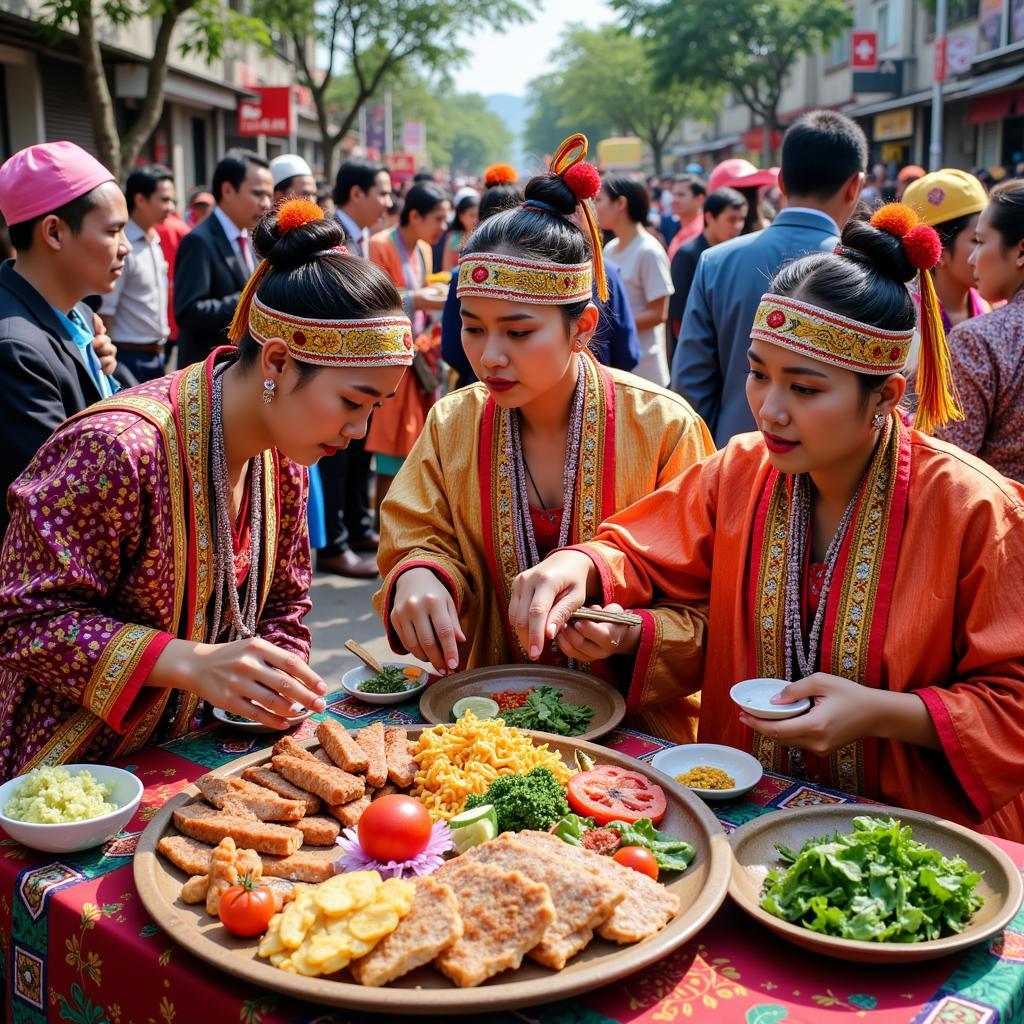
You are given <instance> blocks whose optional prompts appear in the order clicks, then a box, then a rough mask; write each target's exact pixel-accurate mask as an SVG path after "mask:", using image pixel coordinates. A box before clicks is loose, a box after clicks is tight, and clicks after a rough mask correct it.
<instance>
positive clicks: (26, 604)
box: [0, 203, 412, 779]
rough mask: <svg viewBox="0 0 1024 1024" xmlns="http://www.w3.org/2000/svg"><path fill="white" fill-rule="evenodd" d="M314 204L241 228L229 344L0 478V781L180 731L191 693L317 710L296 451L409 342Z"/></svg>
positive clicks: (242, 709) (311, 446) (253, 709)
mask: <svg viewBox="0 0 1024 1024" xmlns="http://www.w3.org/2000/svg"><path fill="white" fill-rule="evenodd" d="M308 207H311V209H309V208H308ZM313 211H316V213H314V212H313ZM318 213H319V208H318V207H316V206H315V204H305V207H304V206H303V204H301V203H299V204H297V205H296V204H291V203H290V204H286V205H285V206H284V207H282V208H281V209H280V210H279V211H278V212H277V213H276V214H270V215H268V217H267V218H265V220H264V221H263V222H262V223H261V224H260V227H259V228H258V229H257V232H256V238H255V241H256V245H257V249H258V251H259V252H260V254H261V255H263V256H264V257H265V258H264V260H263V262H262V263H261V264H260V267H259V268H258V269H257V272H256V273H255V274H254V275H253V278H252V280H251V281H250V284H249V286H248V287H247V289H246V291H245V292H244V293H243V296H242V299H241V301H240V302H239V308H238V312H237V313H236V317H235V321H234V322H233V324H232V329H231V340H233V341H235V342H236V343H237V344H238V349H237V350H235V349H232V348H228V347H225V348H221V349H218V350H216V351H215V352H213V353H212V354H211V356H210V357H209V358H208V359H207V361H206V362H205V363H196V364H194V365H193V366H190V367H187V368H186V369H184V370H181V371H179V372H178V373H175V374H172V375H170V376H168V377H164V378H161V379H159V380H154V381H150V382H148V383H146V384H143V385H141V386H139V387H137V388H133V389H131V390H129V391H126V392H122V393H120V394H118V395H116V396H115V397H114V398H111V399H108V400H107V401H105V402H101V403H99V404H98V405H96V406H93V407H92V408H91V409H89V410H87V411H86V412H84V413H82V414H80V415H79V416H77V417H75V418H74V419H72V420H69V421H68V423H66V424H65V425H64V426H63V427H62V428H61V429H60V430H58V431H57V432H56V433H55V434H54V435H53V436H52V437H51V438H50V439H49V441H47V442H46V444H45V445H44V446H43V447H42V449H41V450H40V451H39V453H38V454H37V455H36V457H35V459H34V460H33V461H32V463H31V464H30V465H29V467H28V468H27V469H26V470H25V472H24V473H23V474H22V475H21V476H20V477H19V478H18V479H17V480H16V481H15V483H14V484H13V486H12V487H11V490H10V494H9V498H8V504H9V508H10V511H11V524H10V527H9V528H8V531H7V534H6V536H5V539H4V546H3V551H2V554H0V779H7V778H10V777H11V776H13V775H15V774H18V773H20V772H23V771H26V770H28V769H30V768H32V767H34V766H36V765H40V764H57V763H62V762H77V761H92V762H98V761H109V760H111V759H113V758H117V757H122V756H125V755H127V754H130V753H132V752H133V751H135V750H138V749H139V748H141V747H143V746H145V745H147V744H152V743H158V742H162V741H165V740H168V739H173V738H175V737H178V736H181V735H183V734H185V733H186V732H188V731H189V730H190V729H191V728H192V727H193V723H194V720H195V718H196V716H197V712H198V711H199V710H200V705H201V702H203V701H206V702H208V703H212V704H214V705H215V706H218V707H222V708H224V709H225V710H228V711H232V712H235V713H238V714H244V715H246V716H248V717H250V718H254V719H257V720H259V721H261V722H264V723H265V724H268V725H271V726H275V727H278V728H283V727H284V726H285V722H284V718H285V717H286V716H288V715H289V714H294V712H292V711H290V709H291V707H292V705H293V704H294V703H298V704H301V705H302V706H303V707H305V708H310V709H312V710H322V708H323V699H322V694H323V693H324V692H326V687H325V685H324V683H323V681H322V680H320V679H319V677H318V676H317V675H316V674H315V673H314V672H313V671H312V670H311V669H310V668H309V667H308V665H307V664H306V662H307V660H308V656H309V646H310V634H309V630H308V629H307V628H306V627H305V626H304V625H303V623H302V620H303V617H304V616H305V614H306V613H307V612H308V611H309V608H310V600H309V596H308V590H309V583H310V559H309V539H308V533H307V529H306V493H307V472H306V468H305V467H306V466H309V465H312V464H314V463H315V462H316V461H317V460H318V459H319V458H320V457H322V456H323V455H325V454H329V453H331V452H333V451H335V450H337V449H338V448H343V447H345V446H346V445H347V444H348V442H349V441H350V440H351V439H352V438H354V437H360V436H362V435H363V434H364V433H365V431H366V422H367V419H368V417H369V415H370V412H371V410H372V408H374V407H375V406H376V405H377V404H379V400H380V399H382V398H384V397H386V396H387V395H389V394H391V393H393V392H394V391H395V389H396V388H397V386H398V384H399V381H400V380H401V377H402V374H403V373H404V371H405V367H406V366H408V364H409V363H410V362H411V360H412V354H411V340H412V339H411V334H410V330H409V324H408V320H407V319H405V318H404V317H403V316H402V314H401V302H400V299H399V296H398V293H397V292H396V291H395V289H394V287H393V285H392V284H391V283H390V281H388V280H387V278H386V277H385V275H384V274H383V273H382V272H380V271H379V270H377V269H376V268H375V267H373V266H371V265H369V264H367V263H366V262H365V261H363V260H357V259H354V258H351V257H349V256H347V255H346V254H345V250H344V249H343V248H341V247H340V242H341V229H340V227H339V226H338V225H337V224H336V223H335V222H334V221H327V220H321V219H317V214H318ZM221 437H222V438H223V444H222V445H221V444H219V443H218V442H219V441H220V438H221ZM218 521H219V522H220V523H221V524H225V523H226V524H227V529H225V528H223V525H222V528H220V529H218ZM253 573H256V576H255V577H253V576H252V574H253ZM250 586H251V590H248V589H247V588H248V587H250ZM232 589H234V590H235V593H236V594H237V595H238V597H237V601H236V600H233V599H232V594H231V590H232ZM218 622H220V623H222V624H223V625H222V626H221V627H220V628H218V626H217V624H216V623H218Z"/></svg>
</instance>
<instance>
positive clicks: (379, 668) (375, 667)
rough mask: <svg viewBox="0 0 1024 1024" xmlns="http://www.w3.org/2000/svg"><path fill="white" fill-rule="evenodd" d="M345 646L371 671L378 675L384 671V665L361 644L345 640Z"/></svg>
mask: <svg viewBox="0 0 1024 1024" xmlns="http://www.w3.org/2000/svg"><path fill="white" fill-rule="evenodd" d="M345 646H346V647H347V648H348V649H349V650H350V651H351V652H352V653H353V654H354V655H355V656H356V657H357V658H358V659H359V660H360V661H361V662H362V663H363V664H364V665H365V666H366V667H367V668H368V669H370V670H371V671H372V672H375V673H376V674H377V675H380V674H381V673H382V672H383V671H384V666H383V665H382V664H381V663H380V662H379V661H378V660H377V659H376V658H375V657H374V656H373V655H372V654H371V653H370V652H369V651H368V650H367V649H366V648H365V647H363V645H362V644H359V643H356V641H355V640H346V641H345Z"/></svg>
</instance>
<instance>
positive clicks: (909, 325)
mask: <svg viewBox="0 0 1024 1024" xmlns="http://www.w3.org/2000/svg"><path fill="white" fill-rule="evenodd" d="M842 246H843V248H845V249H849V250H850V251H851V255H839V254H837V253H831V252H829V253H824V252H822V253H815V254H814V255H811V256H804V257H803V258H801V259H798V260H794V261H793V262H792V263H789V264H787V265H786V266H784V267H783V268H782V269H781V270H780V271H779V272H778V273H777V274H776V275H775V277H774V278H773V279H772V283H771V286H770V288H769V291H771V292H772V293H773V294H775V295H788V296H789V297H790V298H792V299H797V300H798V301H800V302H806V303H808V304H810V305H812V306H820V307H822V308H823V309H827V310H829V311H831V312H833V313H838V314H839V315H840V316H845V317H849V318H850V319H852V320H860V321H862V322H863V323H866V324H871V325H872V326H873V327H879V328H881V329H882V330H884V331H909V330H913V328H914V326H915V324H916V323H917V313H916V309H915V306H914V300H913V299H912V298H911V296H910V292H909V291H908V290H907V284H908V283H909V282H910V281H912V280H913V279H914V278H915V277H916V276H917V271H916V270H915V269H914V267H913V265H912V264H911V263H910V261H909V260H908V259H907V255H906V253H905V252H904V250H903V242H902V241H901V240H900V239H899V238H897V237H896V236H895V235H893V234H890V233H889V232H888V231H882V230H881V229H880V228H876V227H873V226H872V225H871V224H870V223H869V222H868V221H866V220H851V221H848V222H847V224H846V227H845V228H843V234H842ZM890 376H891V374H877V373H859V372H858V373H857V379H858V381H859V382H860V387H861V395H862V396H863V398H864V402H865V404H866V402H867V396H868V395H869V394H870V393H871V392H872V391H875V390H877V389H878V388H879V387H881V385H882V384H884V383H885V381H887V380H888V379H889V377H890Z"/></svg>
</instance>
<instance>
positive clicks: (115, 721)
mask: <svg viewBox="0 0 1024 1024" xmlns="http://www.w3.org/2000/svg"><path fill="white" fill-rule="evenodd" d="M176 639H177V637H176V636H175V635H174V634H173V633H164V632H159V633H157V634H156V636H154V637H153V638H152V639H151V640H150V641H149V644H148V645H147V646H146V650H145V652H144V653H143V655H142V657H141V658H140V659H139V663H138V665H136V666H135V670H134V671H133V672H132V674H131V675H130V676H129V677H128V678H127V679H126V680H125V683H124V686H123V687H122V688H121V692H120V693H119V694H118V697H117V700H116V701H115V702H114V706H113V707H112V708H111V709H110V718H109V719H108V720H107V724H108V725H109V726H110V728H111V729H113V730H114V731H115V732H118V733H121V735H125V734H126V733H128V732H130V731H131V730H132V729H133V728H134V727H135V726H136V725H137V724H138V721H139V719H140V718H141V717H142V716H143V714H145V712H146V710H148V708H147V707H140V708H139V709H138V710H137V712H136V713H135V714H134V715H130V714H129V712H130V711H131V709H132V705H133V704H134V703H135V700H136V698H137V697H138V695H139V691H140V690H141V689H142V684H143V683H145V681H146V680H147V679H148V678H149V674H150V672H152V671H153V666H154V665H155V664H156V662H157V659H158V658H159V657H160V655H161V654H162V653H163V650H164V648H165V647H166V646H167V645H168V644H169V643H170V642H171V641H172V640H176ZM152 692H153V693H154V694H155V695H156V694H159V693H160V691H159V690H156V691H152Z"/></svg>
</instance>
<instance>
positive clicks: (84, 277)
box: [0, 142, 129, 538]
mask: <svg viewBox="0 0 1024 1024" xmlns="http://www.w3.org/2000/svg"><path fill="white" fill-rule="evenodd" d="M0 212H2V213H3V215H4V218H5V219H6V220H7V221H8V224H9V226H10V236H11V243H12V245H13V246H14V249H15V251H16V252H17V258H16V259H14V260H8V261H7V262H5V263H4V264H3V265H2V266H0V381H2V382H3V415H2V416H0V538H2V536H3V533H4V532H5V531H6V529H7V523H8V517H7V489H8V488H9V487H10V485H11V483H13V481H14V480H15V478H16V477H18V476H19V475H20V474H21V472H22V471H23V470H24V469H25V467H26V466H27V465H28V464H29V462H31V460H32V458H33V456H34V455H35V454H36V452H37V451H38V450H39V448H40V447H41V446H42V444H43V442H44V441H45V440H46V439H47V438H48V437H49V436H50V434H52V433H53V431H54V430H56V429H57V427H59V426H60V425H61V424H62V423H63V422H64V420H66V419H67V418H68V417H69V416H72V415H74V414H75V413H77V412H81V411H82V410H83V409H85V408H87V407H88V406H89V405H91V404H92V403H93V402H96V401H99V399H101V398H104V397H107V396H109V395H110V394H111V393H112V391H113V387H112V385H111V383H110V380H109V378H108V377H107V375H106V373H105V372H104V369H103V368H102V367H101V364H100V359H99V357H98V355H97V351H96V348H95V347H94V343H95V342H97V341H103V342H105V343H109V339H107V338H105V337H104V338H98V337H97V333H96V331H95V324H94V317H93V312H92V310H91V309H90V308H89V307H87V306H86V305H85V304H84V303H83V301H82V300H83V299H84V298H85V297H86V296H87V295H95V294H97V293H100V294H103V293H107V292H109V291H111V289H112V288H113V287H114V284H115V282H116V281H117V278H118V276H119V275H120V273H121V270H122V268H123V266H124V260H125V256H126V255H127V254H128V251H129V247H128V242H127V239H126V238H125V235H124V228H125V225H126V224H127V222H128V207H127V205H126V204H125V200H124V196H123V195H122V194H121V190H120V189H119V188H118V187H117V183H116V182H115V181H114V177H113V175H112V174H111V173H110V172H109V171H108V170H107V169H106V168H105V167H104V166H103V165H102V164H100V163H99V162H98V161H97V160H95V159H94V158H93V157H91V156H90V155H89V154H88V153H86V152H85V151H84V150H82V149H79V147H78V146H76V145H74V144H73V143H71V142H53V143H45V144H43V145H39V146H30V147H29V148H28V149H24V150H21V151H20V152H18V153H15V154H14V156H12V157H11V158H10V159H9V160H8V161H7V162H6V163H5V164H4V165H3V167H0ZM112 369H113V367H112V366H109V365H108V366H107V367H106V370H107V371H110V370H112Z"/></svg>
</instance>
